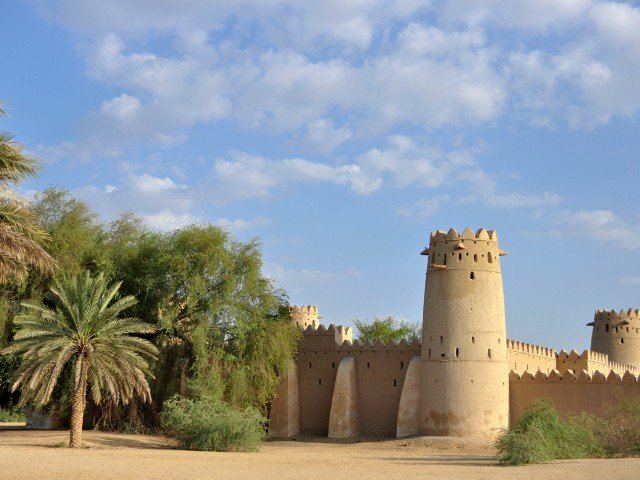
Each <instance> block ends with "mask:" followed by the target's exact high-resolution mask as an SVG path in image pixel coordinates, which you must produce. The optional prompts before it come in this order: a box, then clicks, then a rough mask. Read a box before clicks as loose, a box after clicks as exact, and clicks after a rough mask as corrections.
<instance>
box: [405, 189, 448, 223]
mask: <svg viewBox="0 0 640 480" xmlns="http://www.w3.org/2000/svg"><path fill="white" fill-rule="evenodd" d="M449 200H450V197H449V195H446V194H445V195H436V196H435V197H431V198H423V199H421V200H418V201H417V202H415V203H413V204H411V205H408V206H405V207H400V208H398V209H397V212H398V215H400V216H402V217H407V218H414V219H425V218H429V217H432V216H433V215H435V214H436V213H438V212H439V211H440V206H441V205H442V204H443V203H448V202H449Z"/></svg>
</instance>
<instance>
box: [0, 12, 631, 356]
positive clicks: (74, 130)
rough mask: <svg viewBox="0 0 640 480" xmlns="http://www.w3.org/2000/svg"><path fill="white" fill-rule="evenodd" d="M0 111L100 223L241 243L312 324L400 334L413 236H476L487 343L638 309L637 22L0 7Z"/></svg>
mask: <svg viewBox="0 0 640 480" xmlns="http://www.w3.org/2000/svg"><path fill="white" fill-rule="evenodd" d="M2 12H3V13H2V16H1V17H0V43H1V44H2V45H3V47H4V48H3V62H2V67H0V98H1V99H4V100H5V101H6V109H7V111H8V113H9V116H8V117H5V118H2V119H0V129H1V130H7V131H10V132H12V133H13V134H15V136H16V139H17V140H19V141H20V142H22V143H23V144H25V145H26V146H27V148H28V151H29V152H30V153H32V154H33V155H35V156H37V157H38V158H39V159H40V160H41V161H42V162H43V164H44V168H45V171H44V173H43V175H42V176H41V178H39V179H37V180H34V181H31V182H29V183H28V184H26V185H25V186H24V187H23V188H24V191H25V192H33V191H36V190H39V189H43V188H46V187H49V186H56V187H62V188H65V189H68V190H69V191H70V192H72V193H73V194H74V195H76V196H78V197H81V198H83V199H84V200H86V201H87V202H89V204H90V205H91V207H92V208H93V209H94V210H96V211H97V212H99V213H100V215H101V216H102V218H103V219H104V220H105V221H109V220H110V219H112V218H114V217H115V216H117V215H118V214H119V213H121V212H123V211H125V210H133V211H135V212H136V213H137V214H139V215H140V216H141V217H142V218H143V219H144V221H145V222H146V224H147V225H148V226H149V227H150V228H153V229H156V230H163V231H166V230H171V229H174V228H179V227H181V226H184V225H188V224H191V223H207V222H212V223H215V224H218V225H221V226H225V227H226V228H228V229H229V230H230V231H232V232H233V233H234V234H235V235H236V236H237V238H239V239H241V240H248V239H250V238H253V237H259V238H260V239H261V242H262V245H263V252H264V262H265V266H264V268H265V272H266V273H267V274H268V275H269V276H270V277H272V278H274V280H275V281H277V282H278V284H279V285H280V286H281V287H283V288H284V289H285V290H286V291H287V292H288V294H289V299H290V302H291V303H292V304H315V305H318V307H319V310H320V313H321V315H322V317H323V320H322V321H323V322H324V323H327V324H328V323H335V324H344V325H351V324H352V322H353V320H354V319H356V318H358V319H363V320H366V319H368V320H370V319H372V318H373V317H374V316H386V315H394V316H396V317H398V318H400V319H403V320H407V321H410V322H420V321H421V316H422V300H423V290H424V274H425V270H426V260H425V257H421V256H420V255H419V252H420V251H421V250H422V249H423V248H424V247H425V246H426V244H428V239H429V232H430V231H432V230H436V229H445V230H447V229H448V228H449V227H455V228H457V229H458V230H460V231H461V230H462V229H464V228H465V227H466V226H470V227H471V228H472V229H474V230H476V229H478V228H480V227H485V228H487V229H495V230H497V231H498V235H499V238H500V246H501V248H504V249H506V250H507V251H508V252H509V255H508V256H506V257H502V258H501V262H502V270H503V280H504V286H505V303H506V313H507V335H508V337H509V338H513V339H519V340H523V341H527V342H531V343H535V344H539V345H544V346H550V347H553V348H556V349H560V348H565V349H570V348H575V349H578V350H582V349H585V348H588V346H589V339H590V329H589V328H588V327H586V323H587V322H589V321H591V320H592V319H593V313H594V311H595V310H596V309H597V308H607V309H611V308H615V309H616V310H619V309H621V308H624V309H626V308H639V307H640V268H639V267H640V202H639V201H638V199H639V198H640V193H639V186H640V153H639V152H640V130H639V128H638V127H639V121H640V82H639V79H640V3H638V2H631V1H630V2H613V1H593V0H563V1H559V0H520V1H518V2H513V1H508V0H475V1H472V0H458V1H445V0H440V1H435V0H434V1H425V0H421V1H418V0H397V1H393V2H392V1H385V0H323V1H319V2H316V1H307V2H299V1H291V0H234V1H231V0H220V1H211V0H181V1H179V2H176V1H174V0H25V1H18V0H4V1H3V7H2Z"/></svg>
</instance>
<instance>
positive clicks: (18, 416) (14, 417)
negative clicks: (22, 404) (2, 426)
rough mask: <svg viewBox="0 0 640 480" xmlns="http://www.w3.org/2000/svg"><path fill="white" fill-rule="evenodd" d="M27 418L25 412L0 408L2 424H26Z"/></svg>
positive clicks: (17, 409)
mask: <svg viewBox="0 0 640 480" xmlns="http://www.w3.org/2000/svg"><path fill="white" fill-rule="evenodd" d="M26 419H27V417H26V415H25V414H24V411H23V410H21V409H19V408H0V423H2V422H12V423H13V422H24V421H26Z"/></svg>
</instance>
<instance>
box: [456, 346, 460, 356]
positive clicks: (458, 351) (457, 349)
mask: <svg viewBox="0 0 640 480" xmlns="http://www.w3.org/2000/svg"><path fill="white" fill-rule="evenodd" d="M458 356H460V349H459V348H456V358H458Z"/></svg>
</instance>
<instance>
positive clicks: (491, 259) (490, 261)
mask: <svg viewBox="0 0 640 480" xmlns="http://www.w3.org/2000/svg"><path fill="white" fill-rule="evenodd" d="M487 260H489V263H493V257H492V256H491V252H489V253H487Z"/></svg>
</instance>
